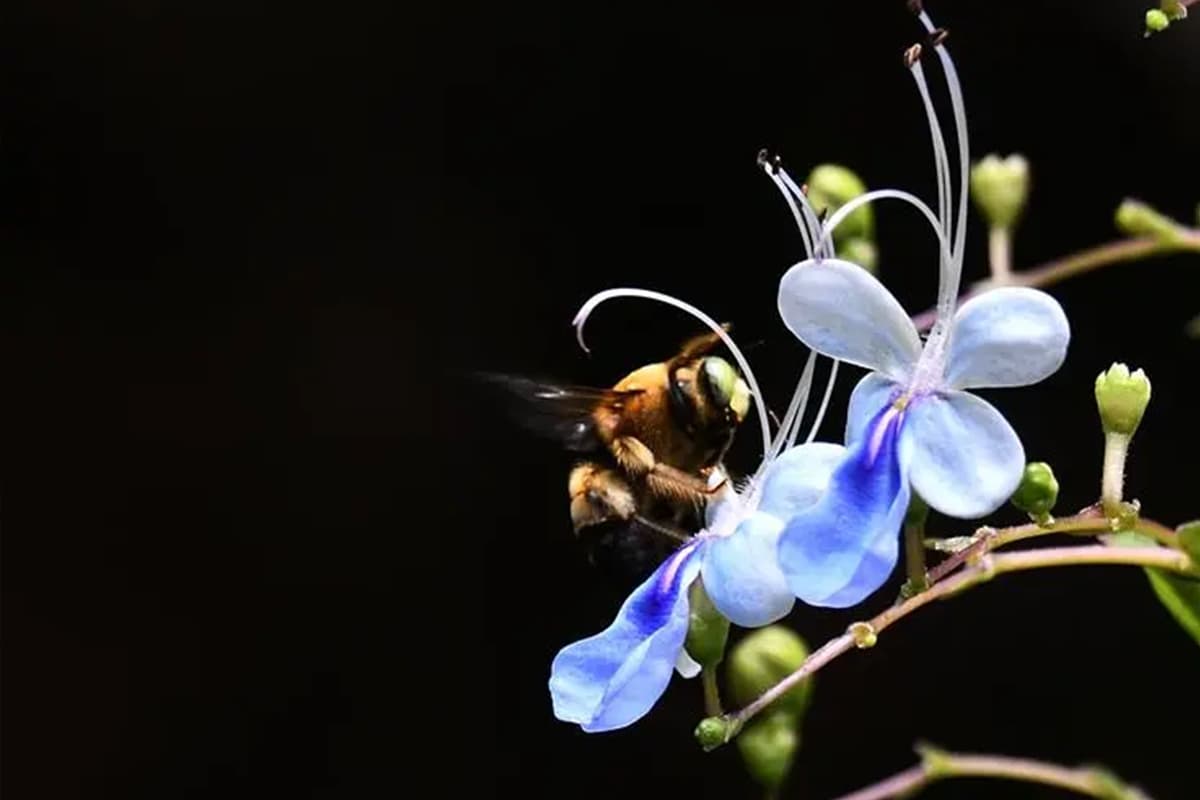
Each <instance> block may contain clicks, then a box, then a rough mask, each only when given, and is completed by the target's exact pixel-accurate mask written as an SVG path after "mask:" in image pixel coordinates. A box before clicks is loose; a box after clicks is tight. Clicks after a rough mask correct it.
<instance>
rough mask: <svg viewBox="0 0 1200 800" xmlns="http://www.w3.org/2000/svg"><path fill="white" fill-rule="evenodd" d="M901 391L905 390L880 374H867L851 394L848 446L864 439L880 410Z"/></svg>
mask: <svg viewBox="0 0 1200 800" xmlns="http://www.w3.org/2000/svg"><path fill="white" fill-rule="evenodd" d="M901 391H903V388H902V387H901V386H900V385H899V384H897V383H896V382H895V381H893V380H892V379H891V378H888V377H885V376H883V375H881V374H879V373H878V372H870V373H867V375H866V376H864V377H863V379H862V380H861V381H859V382H858V385H857V386H855V387H854V391H853V392H851V393H850V407H849V409H847V411H846V444H847V445H852V444H854V443H855V442H857V441H858V440H859V439H860V438H862V435H863V432H864V431H866V429H867V426H868V425H869V424H870V423H871V420H872V419H874V418H875V415H876V414H878V413H879V409H881V408H883V407H884V406H886V405H889V404H890V403H891V402H892V401H893V400H895V399H896V396H897V395H898V394H899V393H900V392H901Z"/></svg>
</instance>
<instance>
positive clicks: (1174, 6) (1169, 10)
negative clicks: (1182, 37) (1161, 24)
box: [1158, 0, 1188, 21]
mask: <svg viewBox="0 0 1200 800" xmlns="http://www.w3.org/2000/svg"><path fill="white" fill-rule="evenodd" d="M1158 7H1159V8H1160V9H1162V12H1163V13H1164V14H1166V15H1167V19H1169V20H1171V21H1174V20H1177V19H1184V18H1185V17H1187V14H1188V12H1187V6H1185V5H1184V4H1183V2H1182V0H1162V2H1160V3H1159V4H1158Z"/></svg>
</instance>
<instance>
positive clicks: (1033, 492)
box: [1012, 461, 1058, 523]
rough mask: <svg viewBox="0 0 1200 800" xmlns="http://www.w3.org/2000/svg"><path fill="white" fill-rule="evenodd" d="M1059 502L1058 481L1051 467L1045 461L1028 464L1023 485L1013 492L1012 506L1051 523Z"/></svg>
mask: <svg viewBox="0 0 1200 800" xmlns="http://www.w3.org/2000/svg"><path fill="white" fill-rule="evenodd" d="M1057 500H1058V479H1056V478H1055V477H1054V470H1052V469H1050V465H1049V464H1047V463H1046V462H1044V461H1035V462H1033V463H1030V464H1026V465H1025V474H1023V475H1022V476H1021V485H1020V486H1018V487H1017V491H1015V492H1013V496H1012V504H1013V505H1014V506H1016V507H1017V508H1019V509H1021V510H1022V511H1024V512H1025V513H1026V514H1028V515H1029V516H1031V517H1033V518H1034V519H1035V520H1037V522H1039V523H1042V522H1047V521H1049V518H1050V512H1051V511H1053V510H1054V503H1055V502H1056V501H1057Z"/></svg>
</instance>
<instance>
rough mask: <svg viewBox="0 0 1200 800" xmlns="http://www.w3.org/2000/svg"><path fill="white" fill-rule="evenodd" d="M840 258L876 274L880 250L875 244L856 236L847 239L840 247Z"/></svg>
mask: <svg viewBox="0 0 1200 800" xmlns="http://www.w3.org/2000/svg"><path fill="white" fill-rule="evenodd" d="M837 249H838V257H839V258H844V259H846V260H847V261H852V262H854V263H855V264H858V265H859V266H860V267H862V268H863V269H865V270H866V271H867V272H870V273H871V274H872V275H874V274H875V272H876V270H877V269H878V267H879V249H878V248H877V247H875V245H874V243H873V242H871V241H869V240H867V239H864V238H862V237H861V236H855V237H854V238H853V239H847V240H846V241H844V242H842V243H841V244H839V245H838V248H837Z"/></svg>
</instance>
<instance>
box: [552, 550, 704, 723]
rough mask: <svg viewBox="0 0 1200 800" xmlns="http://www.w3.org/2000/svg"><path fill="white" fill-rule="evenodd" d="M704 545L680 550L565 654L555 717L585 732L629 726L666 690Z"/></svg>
mask: <svg viewBox="0 0 1200 800" xmlns="http://www.w3.org/2000/svg"><path fill="white" fill-rule="evenodd" d="M703 549H704V548H703V547H702V546H701V543H700V542H693V543H690V544H688V545H686V546H684V547H682V548H680V549H679V550H677V551H676V552H675V553H674V554H672V556H671V557H670V558H668V559H667V560H666V561H664V562H663V563H662V565H661V566H659V568H658V569H657V570H655V572H654V574H653V575H651V576H650V577H649V578H647V579H646V581H645V582H644V583H643V584H642V585H641V586H639V587H638V588H636V589H634V590H633V593H632V594H630V595H629V597H628V598H626V600H625V603H624V604H623V605H622V606H621V610H620V611H618V612H617V617H616V619H615V620H613V623H612V625H610V626H608V628H606V629H605V630H604V631H602V632H601V633H598V634H596V635H595V636H592V637H590V638H588V639H583V640H582V641H578V642H575V643H574V644H571V645H568V646H567V647H564V648H563V649H562V650H560V651H559V653H558V655H557V656H555V658H554V663H553V664H552V665H551V667H550V696H551V699H552V700H553V703H554V716H556V717H557V718H558V719H560V720H563V721H564V722H575V723H578V724H579V725H580V727H582V728H583V729H584V730H585V731H588V732H597V731H608V730H614V729H616V728H623V727H625V726H626V725H629V724H631V723H633V722H636V721H637V720H638V719H640V718H641V717H643V716H644V715H645V714H646V713H647V712H648V711H649V710H650V709H651V708H652V707H653V706H654V704H655V703H656V702H658V698H659V697H661V696H662V693H663V692H664V691H666V688H667V684H668V683H669V682H670V680H671V674H672V672H674V670H675V665H676V663H677V662H678V660H679V653H680V651H682V649H683V642H684V639H685V638H686V637H687V629H688V599H687V595H688V587H689V586H690V585H691V583H692V581H694V580H695V578H696V574H697V572H698V571H699V569H700V562H701V559H700V558H698V557H697V556H698V555H700V554H701V553H702V552H703Z"/></svg>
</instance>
